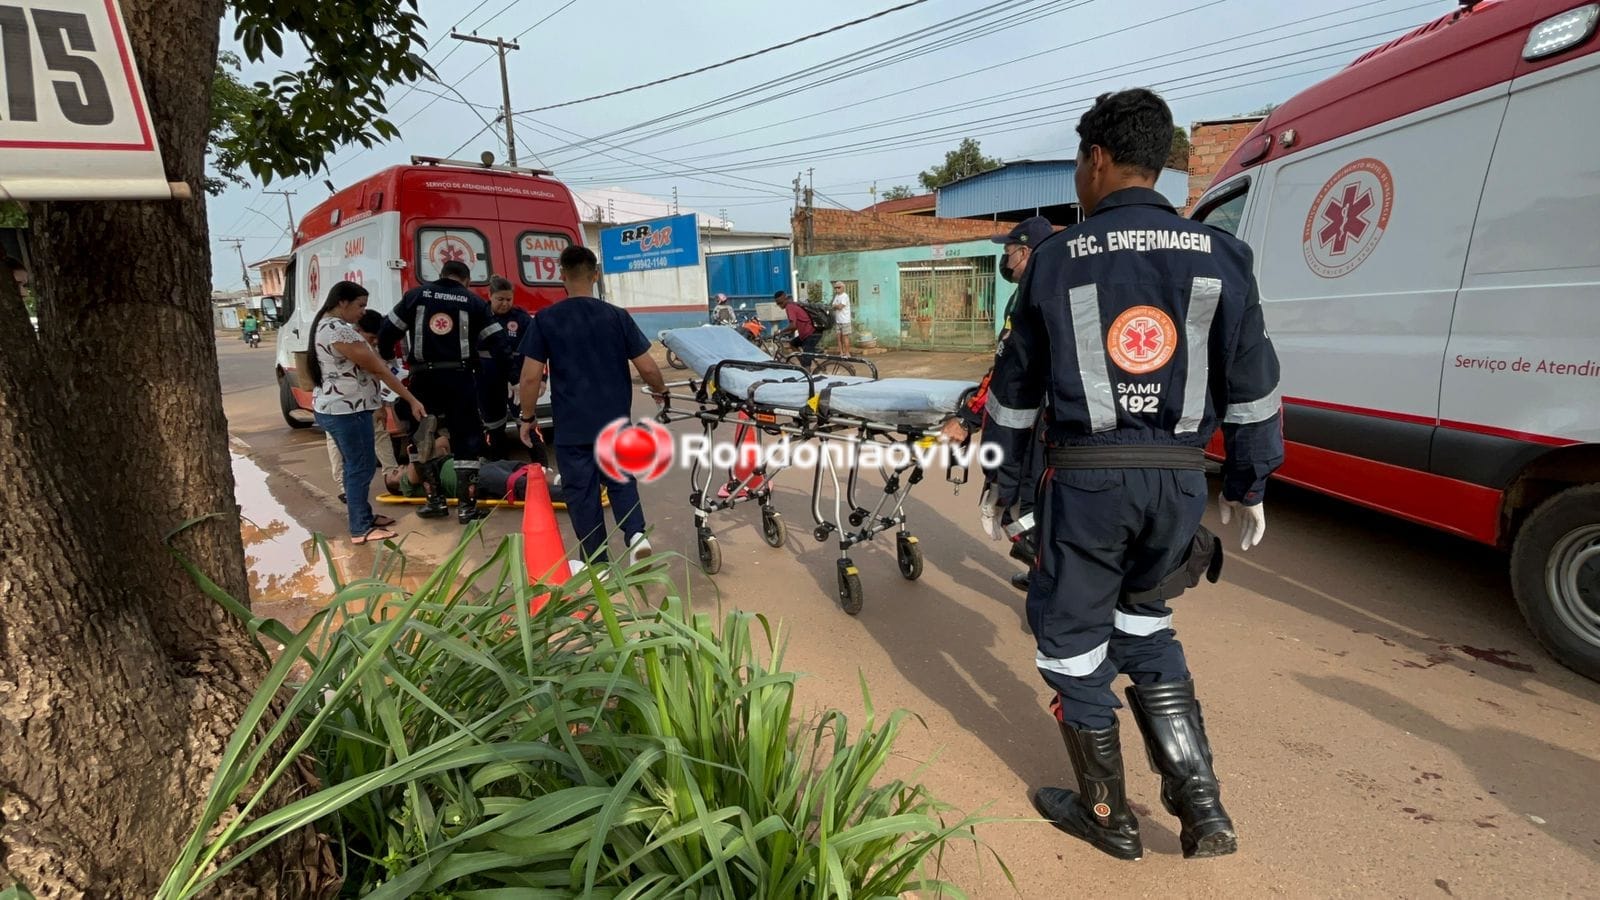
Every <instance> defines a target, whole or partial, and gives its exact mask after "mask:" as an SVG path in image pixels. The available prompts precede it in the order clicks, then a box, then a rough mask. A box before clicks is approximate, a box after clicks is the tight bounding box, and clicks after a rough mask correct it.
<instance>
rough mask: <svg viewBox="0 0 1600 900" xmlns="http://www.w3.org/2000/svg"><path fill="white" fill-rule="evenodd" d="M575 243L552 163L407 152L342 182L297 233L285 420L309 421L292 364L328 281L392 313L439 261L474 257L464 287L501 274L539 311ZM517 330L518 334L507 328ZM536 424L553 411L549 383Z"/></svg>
mask: <svg viewBox="0 0 1600 900" xmlns="http://www.w3.org/2000/svg"><path fill="white" fill-rule="evenodd" d="M582 243H583V227H582V224H581V222H580V220H579V218H578V207H577V204H576V203H575V202H574V201H573V198H572V192H571V191H569V190H568V189H567V187H566V186H565V185H563V184H562V183H561V182H559V181H557V180H556V179H555V178H553V177H550V173H549V172H544V171H540V170H533V169H518V168H511V167H507V166H494V165H491V164H487V163H486V164H477V163H470V162H457V161H453V160H441V159H434V158H431V157H412V160H411V165H406V166H394V167H391V168H388V169H385V170H383V171H381V172H378V173H377V174H375V175H372V176H370V177H368V178H365V179H363V180H361V181H359V182H356V183H355V184H352V185H350V186H349V187H347V188H345V189H343V190H341V191H338V192H337V193H335V194H334V195H333V196H331V197H329V198H328V199H327V200H324V201H323V202H322V203H321V204H320V205H318V206H317V207H316V208H315V209H313V210H311V212H309V213H307V214H306V216H305V218H303V219H301V221H300V225H299V227H298V229H297V230H296V232H295V236H294V252H293V255H292V256H291V257H290V261H289V266H288V270H287V271H286V272H285V274H284V297H283V301H282V306H281V308H280V309H279V311H278V316H277V319H278V321H279V322H280V323H281V324H280V327H279V329H278V357H277V376H278V399H279V405H280V406H281V407H282V409H283V418H284V421H285V422H287V423H288V424H289V426H290V427H291V428H307V427H309V426H310V425H311V424H312V422H311V415H310V409H311V392H310V390H309V389H308V388H309V385H307V384H305V383H304V380H303V379H302V378H301V377H300V376H299V374H298V373H300V372H301V371H302V368H303V367H301V366H300V365H299V362H300V360H301V359H302V358H303V357H304V355H305V353H306V352H307V348H308V347H309V344H310V339H311V320H312V319H313V318H314V317H315V316H316V314H317V310H318V309H320V308H321V307H322V303H323V300H324V299H325V298H326V297H327V293H328V289H329V288H330V287H332V286H333V285H334V284H335V283H337V282H340V281H354V282H356V283H357V284H360V285H363V286H365V287H366V288H367V290H368V291H369V292H371V293H370V295H369V298H368V301H367V308H368V309H371V310H377V311H378V312H380V313H384V314H388V312H389V311H390V310H392V309H393V308H394V307H395V305H396V304H398V303H399V302H400V298H401V297H402V296H404V294H405V293H406V291H409V290H411V289H412V288H414V287H417V286H419V285H422V284H426V283H428V282H430V281H435V280H437V279H438V278H439V269H440V267H441V266H443V265H444V264H445V263H446V262H449V261H451V260H460V261H462V262H465V263H466V264H467V265H469V266H471V267H472V289H473V290H474V291H476V292H477V293H478V294H480V295H481V296H483V297H485V298H487V297H488V293H489V278H490V276H493V275H501V276H504V277H505V278H507V279H509V280H510V281H511V283H512V285H513V288H514V291H515V302H516V304H517V305H518V306H520V307H522V308H523V309H526V310H528V311H529V312H537V311H539V310H541V309H544V308H545V307H547V306H549V305H551V304H552V303H555V302H556V301H557V300H560V299H561V298H562V297H564V296H565V295H566V292H565V291H564V290H563V288H562V286H561V272H560V266H559V265H558V263H559V260H560V258H561V251H562V250H565V249H566V248H567V247H568V246H569V245H571V244H582ZM513 337H515V336H513ZM545 390H546V393H545V394H544V395H542V396H541V397H540V404H539V409H538V415H539V424H540V426H541V427H542V428H548V427H549V426H550V425H551V424H552V423H551V419H550V411H549V402H548V396H549V394H548V391H549V388H548V382H547V383H546V389H545Z"/></svg>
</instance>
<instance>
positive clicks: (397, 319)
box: [389, 313, 406, 331]
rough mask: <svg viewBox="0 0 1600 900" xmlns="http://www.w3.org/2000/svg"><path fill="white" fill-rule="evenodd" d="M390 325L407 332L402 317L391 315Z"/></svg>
mask: <svg viewBox="0 0 1600 900" xmlns="http://www.w3.org/2000/svg"><path fill="white" fill-rule="evenodd" d="M389 324H391V325H393V326H394V327H396V328H398V329H400V330H401V331H405V330H406V323H404V322H402V321H400V317H399V316H398V315H396V314H394V313H389Z"/></svg>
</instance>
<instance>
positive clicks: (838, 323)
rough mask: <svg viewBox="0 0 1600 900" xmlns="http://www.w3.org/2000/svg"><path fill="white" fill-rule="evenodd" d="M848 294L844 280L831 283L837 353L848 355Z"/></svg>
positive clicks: (849, 319) (849, 318)
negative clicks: (837, 337) (837, 338)
mask: <svg viewBox="0 0 1600 900" xmlns="http://www.w3.org/2000/svg"><path fill="white" fill-rule="evenodd" d="M850 321H851V317H850V295H849V294H848V293H846V292H845V289H844V282H842V281H835V282H834V283H833V324H834V327H835V328H836V329H837V330H838V332H839V355H840V356H849V355H850Z"/></svg>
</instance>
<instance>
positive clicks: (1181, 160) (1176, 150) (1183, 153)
mask: <svg viewBox="0 0 1600 900" xmlns="http://www.w3.org/2000/svg"><path fill="white" fill-rule="evenodd" d="M1189 150H1190V146H1189V132H1187V131H1185V130H1184V129H1183V126H1182V125H1174V126H1172V149H1171V150H1170V151H1168V152H1167V168H1169V169H1177V170H1178V171H1180V172H1187V171H1189Z"/></svg>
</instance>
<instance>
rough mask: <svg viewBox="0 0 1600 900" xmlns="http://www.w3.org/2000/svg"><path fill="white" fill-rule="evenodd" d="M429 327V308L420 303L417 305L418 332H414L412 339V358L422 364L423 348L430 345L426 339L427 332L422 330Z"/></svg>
mask: <svg viewBox="0 0 1600 900" xmlns="http://www.w3.org/2000/svg"><path fill="white" fill-rule="evenodd" d="M427 325H428V308H427V307H426V306H423V305H422V304H420V303H418V304H417V330H416V331H414V332H412V338H411V345H412V352H411V356H412V358H413V359H415V360H416V361H417V362H422V353H423V348H424V347H425V346H426V345H427V343H428V339H427V337H426V335H427V332H425V331H423V330H422V329H424V328H426V327H427Z"/></svg>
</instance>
